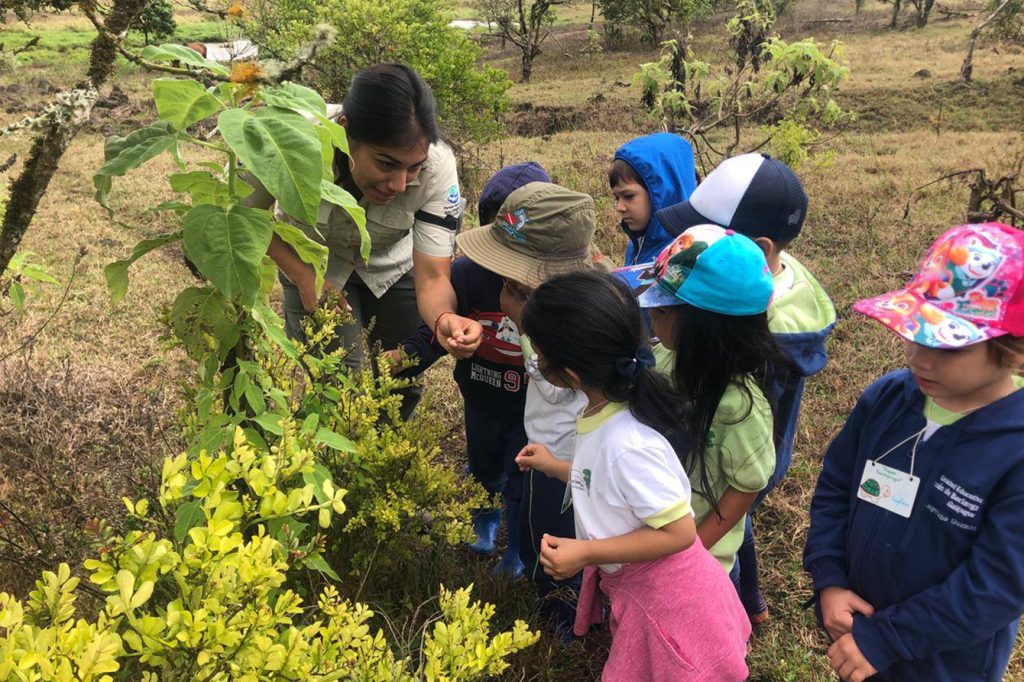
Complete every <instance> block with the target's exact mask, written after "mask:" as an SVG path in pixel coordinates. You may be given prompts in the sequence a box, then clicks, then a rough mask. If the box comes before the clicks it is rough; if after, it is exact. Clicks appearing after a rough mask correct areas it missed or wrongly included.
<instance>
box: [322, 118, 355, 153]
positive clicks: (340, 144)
mask: <svg viewBox="0 0 1024 682" xmlns="http://www.w3.org/2000/svg"><path fill="white" fill-rule="evenodd" d="M316 120H318V121H320V125H321V126H323V128H324V129H325V130H326V131H327V134H328V135H330V137H331V142H332V143H333V144H334V146H335V147H337V148H338V149H340V150H341V151H343V152H345V153H346V154H348V153H349V151H348V135H347V134H346V133H345V128H343V127H342V126H340V125H338V124H337V123H335V122H334V121H332V120H331V119H329V118H327V117H326V116H321V115H320V114H316Z"/></svg>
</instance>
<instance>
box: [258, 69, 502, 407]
mask: <svg viewBox="0 0 1024 682" xmlns="http://www.w3.org/2000/svg"><path fill="white" fill-rule="evenodd" d="M434 109H435V103H434V95H433V93H432V92H431V90H430V86H429V85H427V84H426V83H425V82H424V81H423V79H422V78H420V76H419V75H418V74H417V73H416V72H415V71H414V70H412V69H411V68H409V67H408V66H405V65H403V64H378V65H376V66H371V67H370V68H368V69H365V70H363V71H360V72H359V73H358V74H356V76H355V77H354V78H353V79H352V83H351V85H350V86H349V89H348V94H347V95H346V96H345V101H344V104H343V105H342V106H341V107H338V106H336V105H329V106H328V114H329V116H331V118H333V119H335V120H336V121H337V122H338V123H339V124H341V126H342V127H344V128H345V131H346V134H347V137H348V142H349V152H348V153H347V154H342V153H341V152H338V153H337V154H336V155H335V164H334V165H335V183H336V184H338V185H340V186H341V187H343V188H345V189H346V190H347V191H348V192H350V193H351V194H352V195H353V196H354V197H355V198H356V199H357V200H358V201H359V206H360V207H362V208H363V209H364V210H365V211H366V227H367V230H368V231H369V233H370V238H371V240H372V247H371V251H370V257H369V260H368V261H367V262H364V261H363V260H362V258H361V257H360V255H359V241H360V240H359V232H358V229H357V228H356V225H355V222H354V221H353V219H352V218H351V216H350V215H349V214H348V213H347V212H346V211H344V210H342V209H340V208H337V207H335V206H333V205H331V204H328V203H324V204H323V205H322V206H321V210H320V219H319V221H318V224H317V225H316V226H307V225H301V227H303V228H304V229H305V230H306V232H307V234H308V235H309V237H310V238H312V239H314V240H316V241H318V242H320V243H322V244H324V245H325V246H326V247H327V248H328V252H329V256H328V263H327V276H326V281H325V283H324V289H325V290H338V291H340V292H342V294H343V296H344V299H345V302H346V304H347V306H348V308H350V309H351V312H352V314H353V316H354V317H355V324H349V325H344V326H343V327H341V328H340V330H339V336H340V340H341V342H342V343H343V344H344V345H345V346H346V347H357V345H358V344H359V342H360V332H361V330H362V329H363V328H365V327H367V326H368V325H369V323H370V321H371V320H373V319H376V322H375V323H374V325H373V327H372V330H371V332H370V335H369V340H370V342H371V343H376V342H377V341H380V342H381V343H382V344H383V345H384V347H385V348H394V347H395V346H397V345H398V344H399V343H400V342H401V341H402V340H403V339H405V338H406V337H408V336H410V335H411V334H412V333H413V332H415V331H416V329H417V327H418V326H419V324H420V318H422V319H423V321H424V322H425V323H426V324H428V325H429V326H430V328H431V329H432V330H433V331H434V333H435V334H436V335H437V338H438V339H439V340H440V342H441V344H442V346H443V347H444V349H445V350H446V351H448V352H449V353H452V354H453V355H455V356H456V357H459V358H464V357H469V356H470V355H472V354H473V352H474V351H475V350H476V348H477V346H479V345H480V340H481V333H482V330H481V327H480V324H479V323H478V322H476V321H474V320H470V319H468V318H466V317H463V316H461V315H458V314H457V313H456V300H455V291H454V289H453V288H452V285H451V280H450V268H451V260H452V255H453V254H454V250H455V232H456V229H457V228H458V226H459V222H460V219H461V217H462V210H463V201H462V197H461V196H460V194H459V180H458V176H457V173H456V164H455V156H454V155H453V154H452V151H451V149H450V148H449V147H448V146H447V145H446V144H444V142H442V141H441V140H440V138H439V135H438V130H437V123H436V120H435V112H434ZM247 180H248V181H249V182H250V184H252V182H253V179H251V178H247ZM256 190H257V191H256V192H254V194H253V197H252V199H251V201H252V203H253V204H255V205H261V204H262V205H263V206H269V205H270V204H271V202H272V201H273V199H272V198H271V197H270V196H269V194H267V193H266V192H265V190H264V191H260V190H262V188H261V187H256ZM280 217H282V218H285V217H286V216H284V215H283V214H282V215H281V216H280ZM293 222H294V221H293ZM268 253H269V255H270V257H271V258H273V259H274V261H275V262H276V263H277V265H278V267H279V268H280V271H281V277H280V279H281V283H282V285H283V288H284V308H285V314H286V322H287V329H288V333H289V335H291V336H292V337H298V338H302V331H301V326H300V322H301V320H302V318H303V317H304V316H305V315H306V314H307V313H309V312H311V311H312V310H314V309H315V308H316V307H317V304H318V302H319V301H318V297H317V294H316V289H315V286H314V282H315V277H314V272H313V269H312V268H311V267H310V266H309V265H307V264H306V263H305V262H303V261H302V259H300V258H299V256H298V255H297V254H296V253H295V251H294V250H293V249H292V248H291V247H290V246H289V245H288V244H287V243H286V242H285V241H283V240H282V239H280V238H279V237H278V236H277V235H274V237H273V240H272V242H271V245H270V249H269V251H268ZM363 356H364V353H363V352H361V350H360V349H359V348H356V351H355V352H353V353H350V354H349V355H348V356H347V358H346V362H347V363H348V364H349V365H350V366H352V367H360V366H361V363H362V359H363ZM414 405H415V403H414V402H408V403H407V407H408V408H411V407H412V406H414ZM406 411H407V412H411V409H407V410H406Z"/></svg>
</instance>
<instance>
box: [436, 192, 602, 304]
mask: <svg viewBox="0 0 1024 682" xmlns="http://www.w3.org/2000/svg"><path fill="white" fill-rule="evenodd" d="M594 227H595V214H594V200H593V199H592V198H591V197H590V195H588V194H582V193H580V192H573V191H572V190H568V189H566V188H564V187H560V186H558V185H555V184H552V183H550V182H531V183H529V184H527V185H523V186H522V187H520V188H519V189H517V190H516V191H514V192H512V194H510V195H508V198H507V199H505V203H503V204H502V205H501V208H500V209H498V217H497V218H495V219H494V222H493V223H491V224H490V225H485V226H483V227H479V228H476V229H473V230H467V231H466V232H463V233H462V234H460V235H459V236H458V237H457V238H456V242H457V243H458V245H459V248H460V249H462V251H463V252H464V253H465V254H466V256H468V257H469V259H470V260H471V261H473V262H475V263H476V264H477V265H480V266H483V267H485V268H487V269H488V270H490V271H491V272H494V273H496V274H498V275H501V276H502V277H507V278H509V279H513V280H516V281H517V282H521V283H523V284H525V285H527V286H529V287H533V288H536V287H539V286H540V285H541V284H543V283H544V282H546V281H547V280H548V279H550V278H552V277H554V276H555V275H563V274H566V273H569V272H577V271H579V270H587V269H590V268H593V267H594V263H593V258H592V256H591V249H590V241H591V239H593V237H594Z"/></svg>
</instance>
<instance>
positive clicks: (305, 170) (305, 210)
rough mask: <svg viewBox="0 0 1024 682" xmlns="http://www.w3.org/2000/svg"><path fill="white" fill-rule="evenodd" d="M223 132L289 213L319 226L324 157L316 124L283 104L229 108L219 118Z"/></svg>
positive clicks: (235, 150)
mask: <svg viewBox="0 0 1024 682" xmlns="http://www.w3.org/2000/svg"><path fill="white" fill-rule="evenodd" d="M217 125H218V127H219V128H220V133H221V135H222V136H223V137H224V140H225V141H226V142H227V143H228V146H229V147H231V149H232V150H233V151H234V152H235V154H237V155H238V158H239V159H241V161H242V163H243V164H245V166H246V168H247V169H248V170H249V171H250V172H252V174H253V175H255V176H256V177H257V178H258V179H259V181H260V182H262V183H263V186H264V187H266V188H267V191H269V192H270V193H271V194H272V195H273V196H274V197H275V198H276V199H277V201H278V203H279V204H280V206H281V208H282V209H283V210H284V212H285V213H287V214H288V215H290V216H292V217H293V218H297V219H299V220H302V221H303V222H305V223H306V224H308V225H316V221H317V214H318V211H319V208H320V180H321V179H322V178H323V165H322V164H323V162H322V156H321V152H320V140H319V138H318V137H317V134H316V131H315V130H314V129H313V124H312V123H310V122H309V121H307V120H306V119H305V118H304V117H303V116H301V115H300V114H296V113H295V112H293V111H287V110H285V109H278V108H277V107H267V108H264V109H258V110H257V111H256V113H255V114H253V113H251V112H249V111H246V110H243V109H228V110H227V111H225V112H223V113H222V114H221V115H220V116H219V117H218V118H217Z"/></svg>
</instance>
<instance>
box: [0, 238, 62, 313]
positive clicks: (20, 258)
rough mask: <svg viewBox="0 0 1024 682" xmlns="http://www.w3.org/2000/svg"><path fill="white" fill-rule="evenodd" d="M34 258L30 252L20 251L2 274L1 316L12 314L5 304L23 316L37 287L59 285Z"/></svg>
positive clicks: (0, 275)
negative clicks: (28, 301) (29, 297)
mask: <svg viewBox="0 0 1024 682" xmlns="http://www.w3.org/2000/svg"><path fill="white" fill-rule="evenodd" d="M33 256H34V254H33V253H31V252H29V251H19V252H18V253H16V254H14V256H13V257H12V258H11V262H10V263H8V265H7V269H6V270H4V272H3V273H2V274H0V316H3V315H6V314H7V313H8V312H10V310H4V307H5V306H4V305H3V304H4V303H10V306H11V309H13V310H14V312H15V313H17V314H18V315H21V314H23V313H24V312H25V300H26V298H27V297H28V296H29V295H30V294H31V293H32V292H33V290H34V289H35V287H37V286H39V285H50V284H59V282H58V281H57V279H56V278H54V276H53V275H51V274H50V273H49V272H47V271H46V269H45V268H44V267H43V266H41V265H39V264H38V263H35V262H33V261H32V260H31V259H32V257H33ZM4 299H6V300H4Z"/></svg>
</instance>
